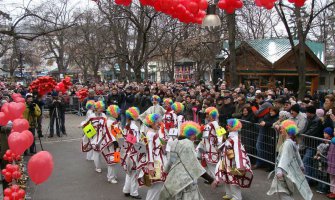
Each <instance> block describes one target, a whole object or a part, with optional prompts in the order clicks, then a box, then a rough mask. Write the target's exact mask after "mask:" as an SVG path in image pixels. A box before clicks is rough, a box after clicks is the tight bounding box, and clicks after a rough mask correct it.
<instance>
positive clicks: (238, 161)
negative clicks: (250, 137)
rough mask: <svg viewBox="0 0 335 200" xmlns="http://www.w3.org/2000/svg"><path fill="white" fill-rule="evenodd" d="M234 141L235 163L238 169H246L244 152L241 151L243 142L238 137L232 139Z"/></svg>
mask: <svg viewBox="0 0 335 200" xmlns="http://www.w3.org/2000/svg"><path fill="white" fill-rule="evenodd" d="M232 139H233V141H234V144H233V148H234V154H235V163H236V168H237V169H244V168H245V167H244V165H243V158H242V150H241V141H240V140H239V139H238V136H235V137H233V138H232Z"/></svg>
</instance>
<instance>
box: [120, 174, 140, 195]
mask: <svg viewBox="0 0 335 200" xmlns="http://www.w3.org/2000/svg"><path fill="white" fill-rule="evenodd" d="M123 193H125V194H126V193H130V195H131V196H138V181H137V171H131V172H130V174H126V181H125V182H124V186H123Z"/></svg>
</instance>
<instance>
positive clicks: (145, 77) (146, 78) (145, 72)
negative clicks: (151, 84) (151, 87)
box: [144, 65, 149, 80]
mask: <svg viewBox="0 0 335 200" xmlns="http://www.w3.org/2000/svg"><path fill="white" fill-rule="evenodd" d="M148 78H149V69H148V65H145V66H144V79H145V80H148Z"/></svg>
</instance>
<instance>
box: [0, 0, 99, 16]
mask: <svg viewBox="0 0 335 200" xmlns="http://www.w3.org/2000/svg"><path fill="white" fill-rule="evenodd" d="M49 1H50V0H49ZM43 2H47V0H0V10H2V11H5V12H7V13H9V14H10V15H11V17H12V18H16V17H17V16H18V15H20V14H22V12H23V10H22V8H25V7H27V6H28V8H29V9H33V8H34V7H36V6H39V5H41V4H42V3H43ZM69 3H70V7H78V8H82V9H85V8H87V7H93V6H94V5H95V2H93V1H92V0H69Z"/></svg>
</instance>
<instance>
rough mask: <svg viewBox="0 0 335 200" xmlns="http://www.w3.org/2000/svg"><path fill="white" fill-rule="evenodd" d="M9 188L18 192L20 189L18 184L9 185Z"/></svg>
mask: <svg viewBox="0 0 335 200" xmlns="http://www.w3.org/2000/svg"><path fill="white" fill-rule="evenodd" d="M10 189H12V191H14V192H18V191H19V190H20V186H18V185H12V186H11V187H10Z"/></svg>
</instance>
